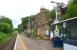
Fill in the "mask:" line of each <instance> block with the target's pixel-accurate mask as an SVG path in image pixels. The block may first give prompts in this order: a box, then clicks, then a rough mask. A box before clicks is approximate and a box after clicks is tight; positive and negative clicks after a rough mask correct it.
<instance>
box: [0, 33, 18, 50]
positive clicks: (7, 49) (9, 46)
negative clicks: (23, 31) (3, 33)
mask: <svg viewBox="0 0 77 50" xmlns="http://www.w3.org/2000/svg"><path fill="white" fill-rule="evenodd" d="M16 37H17V34H15V35H13V36H12V37H11V38H10V39H9V40H8V41H7V42H6V43H5V44H4V45H3V46H1V48H0V50H13V48H14V44H15V41H16Z"/></svg>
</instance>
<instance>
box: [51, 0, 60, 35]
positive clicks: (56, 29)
mask: <svg viewBox="0 0 77 50" xmlns="http://www.w3.org/2000/svg"><path fill="white" fill-rule="evenodd" d="M51 3H55V4H56V8H55V12H56V17H55V20H54V22H53V24H56V23H59V20H58V4H61V3H58V2H54V1H51ZM54 31H55V32H54V34H55V35H54V36H59V32H58V25H56V26H55V30H54Z"/></svg>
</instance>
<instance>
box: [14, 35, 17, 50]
mask: <svg viewBox="0 0 77 50" xmlns="http://www.w3.org/2000/svg"><path fill="white" fill-rule="evenodd" d="M17 38H18V35H17V37H16V42H15V45H14V49H13V50H16V47H17Z"/></svg>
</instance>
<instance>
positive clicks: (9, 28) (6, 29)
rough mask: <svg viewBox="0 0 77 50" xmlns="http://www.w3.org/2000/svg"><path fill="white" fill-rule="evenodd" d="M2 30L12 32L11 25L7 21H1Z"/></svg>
mask: <svg viewBox="0 0 77 50" xmlns="http://www.w3.org/2000/svg"><path fill="white" fill-rule="evenodd" d="M0 32H4V33H9V32H11V27H10V25H9V24H7V23H0Z"/></svg>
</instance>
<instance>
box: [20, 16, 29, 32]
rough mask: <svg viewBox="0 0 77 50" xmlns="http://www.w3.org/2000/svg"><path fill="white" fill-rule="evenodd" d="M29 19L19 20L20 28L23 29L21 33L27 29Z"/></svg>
mask: <svg viewBox="0 0 77 50" xmlns="http://www.w3.org/2000/svg"><path fill="white" fill-rule="evenodd" d="M29 19H30V17H28V16H27V17H23V18H22V19H21V20H22V23H21V25H22V28H23V31H24V30H25V29H26V28H27V24H28V21H29Z"/></svg>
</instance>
